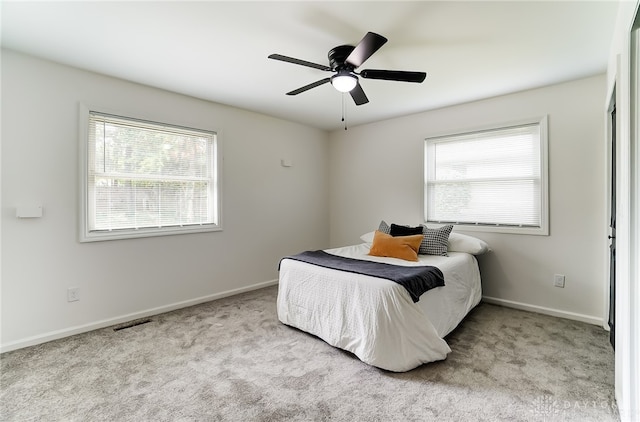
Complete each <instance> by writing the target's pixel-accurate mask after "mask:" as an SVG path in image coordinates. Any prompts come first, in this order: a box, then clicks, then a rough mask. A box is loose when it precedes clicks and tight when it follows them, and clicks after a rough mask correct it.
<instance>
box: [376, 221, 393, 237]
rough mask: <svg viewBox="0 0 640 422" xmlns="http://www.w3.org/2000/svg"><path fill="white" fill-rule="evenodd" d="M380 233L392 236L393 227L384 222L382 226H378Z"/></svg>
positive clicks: (381, 223)
mask: <svg viewBox="0 0 640 422" xmlns="http://www.w3.org/2000/svg"><path fill="white" fill-rule="evenodd" d="M378 231H380V232H382V233H384V234H391V227H390V226H389V225H388V224H387V222H386V221H384V220H382V221H381V222H380V225H379V226H378Z"/></svg>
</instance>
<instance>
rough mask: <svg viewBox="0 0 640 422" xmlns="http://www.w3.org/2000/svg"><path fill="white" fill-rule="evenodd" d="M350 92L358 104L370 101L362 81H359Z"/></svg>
mask: <svg viewBox="0 0 640 422" xmlns="http://www.w3.org/2000/svg"><path fill="white" fill-rule="evenodd" d="M349 94H351V98H353V102H355V103H356V105H362V104H366V103H368V102H369V99H368V98H367V96H366V95H365V93H364V90H363V89H362V86H360V83H358V84H357V85H356V87H355V88H353V89H352V90H351V91H349Z"/></svg>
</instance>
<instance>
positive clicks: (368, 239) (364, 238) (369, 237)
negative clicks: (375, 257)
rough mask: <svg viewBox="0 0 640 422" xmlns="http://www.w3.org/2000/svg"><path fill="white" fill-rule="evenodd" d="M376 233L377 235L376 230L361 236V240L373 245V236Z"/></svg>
mask: <svg viewBox="0 0 640 422" xmlns="http://www.w3.org/2000/svg"><path fill="white" fill-rule="evenodd" d="M375 233H376V232H375V230H374V231H372V232H369V233H365V234H363V235H362V236H360V240H362V241H363V242H364V243H367V244H369V245H371V244H372V243H373V235H374V234H375Z"/></svg>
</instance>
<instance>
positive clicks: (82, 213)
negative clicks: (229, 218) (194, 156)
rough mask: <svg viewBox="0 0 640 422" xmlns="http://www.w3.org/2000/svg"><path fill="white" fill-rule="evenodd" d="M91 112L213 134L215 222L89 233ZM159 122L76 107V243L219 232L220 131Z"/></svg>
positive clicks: (221, 160) (220, 211)
mask: <svg viewBox="0 0 640 422" xmlns="http://www.w3.org/2000/svg"><path fill="white" fill-rule="evenodd" d="M90 113H99V114H105V115H113V116H117V117H121V118H124V119H131V120H138V121H141V122H144V123H151V124H155V125H159V126H174V127H181V128H185V129H191V130H195V131H205V132H211V133H214V134H215V139H214V145H213V148H214V163H213V166H214V169H213V183H214V186H213V188H212V189H213V190H214V193H215V195H214V196H215V197H214V198H213V199H212V201H211V202H212V204H213V206H214V207H215V210H214V214H215V215H216V216H217V222H216V223H208V224H199V225H195V224H194V225H185V226H166V227H145V228H130V229H117V230H108V231H107V230H99V231H91V230H89V222H90V221H91V218H92V217H91V216H90V215H89V212H90V210H91V207H90V206H89V199H90V197H91V193H90V192H89V167H88V166H89V163H90V159H89V153H90V151H89V148H88V146H89V145H88V144H89V130H90V128H89V116H90ZM158 120H159V119H152V118H148V117H143V116H140V115H139V114H136V113H130V112H126V111H125V112H123V111H116V110H110V109H108V108H104V107H94V106H91V105H88V104H84V103H80V104H79V134H78V144H79V153H78V155H79V157H78V158H79V160H78V162H79V195H78V197H79V218H78V223H79V228H78V240H79V242H81V243H84V242H97V241H106V240H121V239H136V238H145V237H154V236H168V235H178V234H189V233H205V232H215V231H222V229H223V228H222V221H223V220H222V186H223V184H222V163H223V157H222V150H223V148H222V140H221V138H222V136H221V133H220V131H219V130H216V129H213V128H207V127H204V128H203V127H197V128H196V127H194V126H193V125H189V124H184V123H179V122H175V121H167V119H163V120H164V121H163V122H159V121H158Z"/></svg>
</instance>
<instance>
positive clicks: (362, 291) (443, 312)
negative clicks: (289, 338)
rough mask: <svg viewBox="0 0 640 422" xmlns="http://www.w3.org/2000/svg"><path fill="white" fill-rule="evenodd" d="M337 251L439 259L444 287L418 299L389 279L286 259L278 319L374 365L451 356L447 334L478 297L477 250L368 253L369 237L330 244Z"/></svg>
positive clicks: (394, 366) (402, 366) (398, 367)
mask: <svg viewBox="0 0 640 422" xmlns="http://www.w3.org/2000/svg"><path fill="white" fill-rule="evenodd" d="M326 252H328V253H332V254H334V255H340V256H345V257H349V258H356V259H364V260H369V261H376V262H386V263H389V264H395V265H406V266H415V265H433V266H435V267H438V268H440V270H441V271H442V273H443V275H444V279H445V285H444V286H443V287H436V288H435V289H431V290H429V291H428V292H426V293H424V294H423V295H422V296H421V297H420V301H419V302H417V303H413V301H412V300H411V297H410V296H409V293H408V292H407V291H406V290H405V288H404V287H402V286H401V285H399V284H397V283H394V282H392V281H389V280H385V279H381V278H376V277H370V276H365V275H359V274H353V273H348V272H342V271H338V270H332V269H329V268H323V267H319V266H316V265H311V264H307V263H304V262H300V261H296V260H292V259H284V260H282V262H281V264H280V284H279V289H278V301H277V308H278V309H277V310H278V318H279V319H280V321H281V322H282V323H284V324H287V325H290V326H293V327H296V328H299V329H301V330H303V331H306V332H308V333H311V334H314V335H316V336H318V337H320V338H321V339H323V340H324V341H326V342H327V343H329V344H330V345H332V346H335V347H338V348H341V349H344V350H347V351H349V352H352V353H353V354H355V355H356V356H357V357H358V358H359V359H360V360H362V361H363V362H365V363H368V364H370V365H373V366H376V367H379V368H382V369H387V370H390V371H396V372H402V371H408V370H410V369H413V368H415V367H417V366H420V365H421V364H423V363H427V362H433V361H437V360H442V359H445V358H446V356H447V354H448V353H449V352H450V351H451V349H450V348H449V346H448V345H447V343H446V342H445V341H444V340H443V337H444V336H446V335H447V334H448V333H449V332H450V331H451V330H453V329H454V328H455V327H456V326H457V325H458V324H459V323H460V321H462V319H463V318H464V316H465V315H466V314H467V313H468V312H469V311H470V310H471V309H472V308H473V307H474V306H476V305H477V304H478V303H479V302H480V298H481V286H480V271H479V269H478V263H477V261H476V258H475V257H474V256H473V255H470V254H467V253H463V252H449V256H448V257H446V256H434V255H419V261H418V262H410V261H404V260H400V259H396V258H381V257H374V256H369V255H367V254H368V252H369V246H368V245H367V244H365V243H363V244H360V245H354V246H348V247H343V248H335V249H328V250H326Z"/></svg>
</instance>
